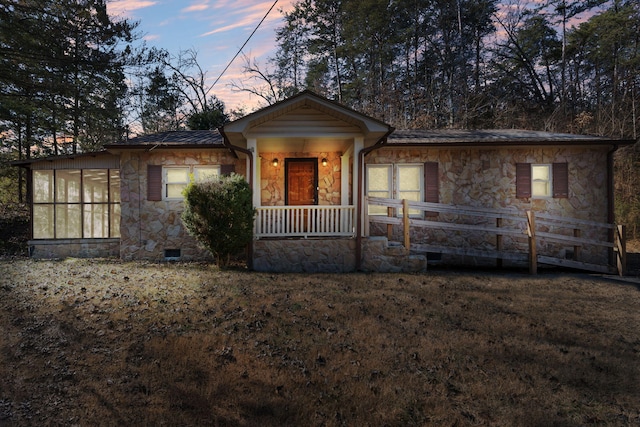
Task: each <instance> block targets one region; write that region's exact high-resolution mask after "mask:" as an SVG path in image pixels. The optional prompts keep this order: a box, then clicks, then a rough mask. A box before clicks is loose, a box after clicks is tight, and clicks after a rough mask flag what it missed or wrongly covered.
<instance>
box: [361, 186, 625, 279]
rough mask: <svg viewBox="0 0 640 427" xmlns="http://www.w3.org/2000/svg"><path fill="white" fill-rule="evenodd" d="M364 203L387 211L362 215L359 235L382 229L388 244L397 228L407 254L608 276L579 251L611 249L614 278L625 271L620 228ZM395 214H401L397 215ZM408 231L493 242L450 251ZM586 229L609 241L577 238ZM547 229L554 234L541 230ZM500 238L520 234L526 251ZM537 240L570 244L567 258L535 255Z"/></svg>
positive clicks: (434, 206)
mask: <svg viewBox="0 0 640 427" xmlns="http://www.w3.org/2000/svg"><path fill="white" fill-rule="evenodd" d="M369 205H376V206H385V207H387V216H382V215H367V218H366V220H365V227H367V228H366V229H365V235H369V224H370V223H378V224H383V225H386V226H387V237H388V238H389V239H390V240H391V237H392V232H393V229H392V227H393V226H394V225H396V226H401V227H402V236H403V244H404V247H405V248H409V249H411V250H413V251H420V252H436V253H446V254H453V255H463V256H475V257H485V258H495V259H496V262H497V264H498V266H501V265H502V260H511V261H520V262H528V264H529V271H530V272H531V273H532V274H535V273H536V272H537V266H538V263H542V264H551V265H557V266H565V267H570V268H579V269H585V270H590V271H598V272H603V273H610V272H611V270H612V267H611V266H609V265H608V263H603V264H594V263H586V262H583V261H581V260H580V258H581V256H580V253H581V248H583V247H585V246H601V247H607V248H610V249H612V251H613V253H614V254H615V256H616V270H617V271H618V273H619V274H620V275H623V274H624V272H625V270H626V248H625V239H624V227H623V226H621V225H618V226H616V225H613V224H607V223H600V222H595V221H585V220H578V219H572V218H564V217H559V216H553V215H548V214H541V213H534V212H533V211H526V212H522V211H517V210H515V209H485V208H477V207H469V206H455V205H444V204H440V203H426V202H411V201H407V200H397V199H384V198H377V197H368V198H367V200H366V206H367V207H368V206H369ZM365 210H366V209H365ZM416 211H419V212H420V214H419V215H416V216H415V217H412V216H411V215H410V213H411V212H416ZM399 212H401V213H402V214H401V215H398V213H399ZM411 227H422V228H428V229H434V230H445V231H447V232H460V233H472V232H476V234H477V233H485V234H490V235H494V236H495V240H494V242H495V243H494V244H493V247H492V248H477V247H468V246H467V247H452V246H445V245H434V244H430V243H425V242H413V243H412V242H411ZM586 228H588V229H590V230H593V229H594V228H599V229H602V230H603V231H602V232H601V234H609V235H611V236H612V238H610V239H609V240H597V239H587V238H583V237H582V230H583V229H586ZM551 229H553V230H554V231H553V232H550V231H542V230H551ZM607 231H608V233H607ZM505 236H513V237H514V238H516V239H517V238H518V237H523V238H524V237H525V236H526V238H527V240H528V245H527V246H528V247H527V248H526V249H525V248H524V247H523V246H519V247H515V246H514V247H511V248H509V249H508V250H505V247H504V245H503V237H505ZM542 240H544V241H545V242H549V241H553V242H559V243H566V244H568V245H570V246H572V247H573V257H572V258H573V259H565V258H558V257H552V256H549V255H541V254H539V253H538V243H539V241H542ZM607 261H608V260H607Z"/></svg>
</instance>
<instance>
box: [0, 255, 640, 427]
mask: <svg viewBox="0 0 640 427" xmlns="http://www.w3.org/2000/svg"><path fill="white" fill-rule="evenodd" d="M0 269H1V271H0V331H1V332H0V334H1V335H0V337H1V341H0V378H1V379H0V425H8V426H13V425H16V426H18V425H213V426H281V425H294V426H298V425H310V426H338V425H348V426H366V425H369V426H382V425H388V426H412V425H500V426H502V425H504V426H513V425H518V426H542V425H545V426H546V425H562V426H572V425H575V426H578V425H586V424H596V425H616V426H617V425H639V424H640V387H638V384H640V364H639V363H638V360H639V356H640V285H639V284H637V283H629V282H618V281H613V280H607V279H603V278H599V277H595V276H588V275H577V274H548V273H547V274H541V275H539V276H535V277H533V276H528V275H525V274H519V273H513V272H512V273H505V272H482V271H473V272H469V271H466V272H452V271H432V272H430V273H428V274H425V275H399V274H394V275H382V274H349V275H276V274H258V273H249V272H243V271H222V272H221V271H217V270H216V269H214V268H212V267H210V266H206V265H200V264H143V263H122V262H117V261H105V260H66V261H52V262H49V261H47V262H45V261H39V262H38V261H29V260H18V261H14V262H9V261H1V262H0Z"/></svg>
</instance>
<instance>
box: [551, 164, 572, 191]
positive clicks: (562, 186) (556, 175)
mask: <svg viewBox="0 0 640 427" xmlns="http://www.w3.org/2000/svg"><path fill="white" fill-rule="evenodd" d="M551 178H552V179H553V197H559V198H567V197H569V164H568V163H554V164H553V174H552V177H551Z"/></svg>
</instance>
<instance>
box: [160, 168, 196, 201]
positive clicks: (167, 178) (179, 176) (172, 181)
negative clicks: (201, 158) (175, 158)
mask: <svg viewBox="0 0 640 427" xmlns="http://www.w3.org/2000/svg"><path fill="white" fill-rule="evenodd" d="M163 175H164V181H163V187H164V191H163V194H162V195H163V196H164V198H165V199H181V198H182V190H184V189H185V188H186V187H187V185H189V168H188V167H186V168H184V167H183V168H166V169H164V174H163Z"/></svg>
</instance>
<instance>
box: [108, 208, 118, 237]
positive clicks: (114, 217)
mask: <svg viewBox="0 0 640 427" xmlns="http://www.w3.org/2000/svg"><path fill="white" fill-rule="evenodd" d="M110 209H111V237H120V205H119V204H118V205H111V206H110Z"/></svg>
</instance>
